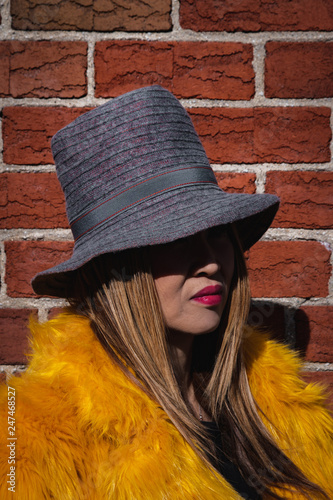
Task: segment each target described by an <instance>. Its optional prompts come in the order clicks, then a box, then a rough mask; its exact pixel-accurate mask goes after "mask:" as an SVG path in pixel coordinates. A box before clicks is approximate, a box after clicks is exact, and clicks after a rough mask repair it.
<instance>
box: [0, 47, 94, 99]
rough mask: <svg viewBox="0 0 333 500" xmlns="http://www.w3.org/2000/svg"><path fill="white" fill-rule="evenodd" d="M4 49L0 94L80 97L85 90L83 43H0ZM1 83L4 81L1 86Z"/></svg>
mask: <svg viewBox="0 0 333 500" xmlns="http://www.w3.org/2000/svg"><path fill="white" fill-rule="evenodd" d="M1 49H3V51H4V52H5V51H6V50H7V53H8V56H7V57H6V58H5V59H4V61H6V64H7V65H8V66H7V67H4V61H3V62H2V66H3V67H2V69H3V70H4V73H5V76H6V81H7V83H6V85H5V88H0V97H7V96H12V97H68V98H70V97H82V96H84V95H85V94H86V92H87V81H86V70H87V44H86V43H85V42H48V41H38V42H37V41H36V42H19V41H6V42H0V51H1ZM3 86H4V81H3V82H2V85H1V87H3Z"/></svg>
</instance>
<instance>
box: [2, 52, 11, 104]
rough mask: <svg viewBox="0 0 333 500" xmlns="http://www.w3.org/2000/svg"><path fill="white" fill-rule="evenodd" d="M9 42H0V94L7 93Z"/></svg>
mask: <svg viewBox="0 0 333 500" xmlns="http://www.w3.org/2000/svg"><path fill="white" fill-rule="evenodd" d="M9 45H10V42H0V95H1V96H4V95H9V67H10V50H9Z"/></svg>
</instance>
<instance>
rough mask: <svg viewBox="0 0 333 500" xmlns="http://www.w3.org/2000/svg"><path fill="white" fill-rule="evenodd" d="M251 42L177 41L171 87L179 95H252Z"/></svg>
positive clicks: (220, 96) (231, 96)
mask: <svg viewBox="0 0 333 500" xmlns="http://www.w3.org/2000/svg"><path fill="white" fill-rule="evenodd" d="M252 59H253V50H252V46H251V45H250V44H242V43H219V42H183V43H177V44H175V50H174V75H173V80H172V90H173V91H174V93H175V94H176V95H177V96H178V97H186V98H191V97H198V98H207V99H234V100H235V99H251V98H252V97H253V95H254V71H253V67H252Z"/></svg>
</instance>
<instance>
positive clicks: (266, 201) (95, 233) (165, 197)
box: [32, 184, 279, 297]
mask: <svg viewBox="0 0 333 500" xmlns="http://www.w3.org/2000/svg"><path fill="white" fill-rule="evenodd" d="M175 189H176V191H177V195H176V196H175ZM175 189H172V190H169V191H167V192H164V193H161V194H159V195H157V196H154V197H151V198H149V199H146V200H143V201H142V202H140V203H139V204H137V205H135V207H131V209H130V210H124V211H122V212H121V213H119V214H117V216H115V217H112V218H110V219H107V220H106V221H104V222H103V223H102V224H100V225H99V226H97V227H95V228H94V229H93V230H92V231H91V232H90V233H87V234H85V235H84V236H82V237H81V238H80V239H78V240H77V241H76V242H75V246H74V251H73V254H72V256H71V258H70V259H68V260H67V261H65V262H62V263H61V264H59V265H57V266H54V267H52V268H50V269H48V270H46V271H42V272H41V273H38V274H37V275H36V276H35V277H34V278H33V280H32V287H33V289H34V291H35V292H36V293H37V294H39V295H50V296H56V297H67V296H68V290H69V289H70V286H69V285H70V283H71V281H72V280H73V279H75V271H76V270H77V269H79V268H80V267H82V266H83V265H84V264H86V263H87V262H89V261H90V260H92V259H93V258H94V257H97V256H98V255H102V254H105V253H111V252H119V251H121V250H126V249H130V248H138V247H143V246H147V245H159V244H163V243H169V242H172V241H175V240H177V239H179V238H183V237H186V236H190V235H193V234H195V233H197V232H200V231H203V230H205V229H208V228H210V227H214V226H218V225H222V224H230V223H234V224H235V225H236V228H237V231H238V234H239V238H240V241H241V244H242V247H243V250H244V251H245V250H247V249H249V248H250V247H251V246H252V245H253V244H254V243H255V242H256V241H258V239H260V238H261V236H262V235H263V234H264V233H265V231H266V230H267V229H268V227H269V226H270V224H271V223H272V221H273V219H274V216H275V214H276V212H277V210H278V206H279V198H278V197H277V196H274V195H270V194H246V193H226V192H224V191H223V190H222V189H220V188H219V187H218V186H217V185H211V184H210V185H200V186H198V185H197V186H187V187H181V188H179V187H178V188H175ZM161 201H163V203H161ZM161 207H162V209H161ZM180 207H181V208H180ZM119 228H121V230H119Z"/></svg>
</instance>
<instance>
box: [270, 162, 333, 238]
mask: <svg viewBox="0 0 333 500" xmlns="http://www.w3.org/2000/svg"><path fill="white" fill-rule="evenodd" d="M266 191H267V192H268V193H274V194H277V195H278V196H279V197H280V199H281V205H280V208H279V211H278V213H277V216H276V218H275V220H274V223H273V226H274V227H296V228H309V229H329V228H332V226H333V173H332V172H317V171H316V172H311V171H303V172H302V171H297V172H267V176H266Z"/></svg>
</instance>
